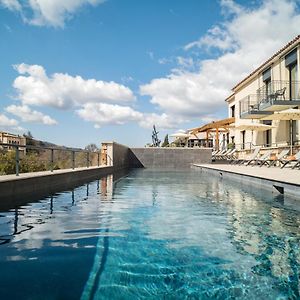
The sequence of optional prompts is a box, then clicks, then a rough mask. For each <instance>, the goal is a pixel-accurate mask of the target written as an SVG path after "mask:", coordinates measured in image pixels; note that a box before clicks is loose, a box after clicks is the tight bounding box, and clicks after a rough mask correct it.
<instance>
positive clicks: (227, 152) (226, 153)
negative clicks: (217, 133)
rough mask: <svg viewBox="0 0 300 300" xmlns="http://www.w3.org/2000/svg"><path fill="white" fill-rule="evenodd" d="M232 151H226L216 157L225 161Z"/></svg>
mask: <svg viewBox="0 0 300 300" xmlns="http://www.w3.org/2000/svg"><path fill="white" fill-rule="evenodd" d="M231 151H232V149H228V150H227V151H225V152H224V153H223V154H220V155H218V159H226V156H227V155H228V154H230V152H231Z"/></svg>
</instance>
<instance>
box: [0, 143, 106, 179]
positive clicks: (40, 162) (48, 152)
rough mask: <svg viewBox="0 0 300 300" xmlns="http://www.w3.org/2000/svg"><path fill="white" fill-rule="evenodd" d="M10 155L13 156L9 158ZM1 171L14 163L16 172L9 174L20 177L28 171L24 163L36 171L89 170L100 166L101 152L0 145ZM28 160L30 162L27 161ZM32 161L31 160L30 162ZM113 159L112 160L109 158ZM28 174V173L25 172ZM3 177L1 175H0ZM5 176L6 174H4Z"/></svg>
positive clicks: (66, 148)
mask: <svg viewBox="0 0 300 300" xmlns="http://www.w3.org/2000/svg"><path fill="white" fill-rule="evenodd" d="M9 153H11V155H10V156H9ZM0 155H1V156H0V170H1V165H2V166H3V165H4V164H8V163H12V161H14V172H11V171H12V170H11V169H12V168H11V166H10V172H8V173H9V174H14V173H15V175H16V176H19V173H20V170H21V169H22V167H23V170H22V171H24V169H26V167H24V165H22V161H23V162H24V164H25V162H26V163H27V164H28V165H29V166H30V164H35V166H36V169H37V170H35V171H51V172H53V170H55V169H67V168H71V169H73V170H74V169H76V168H78V167H86V168H89V167H91V166H100V155H101V153H100V151H95V152H92V151H88V150H84V149H78V148H68V147H61V148H60V147H40V146H33V145H17V144H8V143H0ZM26 159H28V161H27V160H26ZM30 159H31V160H30ZM109 159H111V158H109ZM24 173H26V171H25V172H24ZM0 175H1V174H0ZM2 175H5V174H2Z"/></svg>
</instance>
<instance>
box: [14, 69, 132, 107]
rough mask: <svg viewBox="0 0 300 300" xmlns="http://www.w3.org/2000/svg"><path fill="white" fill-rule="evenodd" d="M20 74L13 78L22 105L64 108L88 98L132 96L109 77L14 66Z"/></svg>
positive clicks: (129, 98)
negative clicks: (85, 75)
mask: <svg viewBox="0 0 300 300" xmlns="http://www.w3.org/2000/svg"><path fill="white" fill-rule="evenodd" d="M14 67H15V69H16V70H17V71H18V72H19V74H21V75H22V76H18V77H17V78H16V79H15V81H14V84H13V86H14V88H15V89H16V90H17V92H18V95H17V98H18V99H19V100H20V101H21V102H22V103H23V104H25V105H37V106H42V105H46V106H51V107H55V108H60V109H67V108H71V107H73V106H81V105H83V104H85V103H90V102H109V103H117V102H129V101H132V100H134V99H135V97H134V95H133V93H132V91H131V90H130V89H129V88H127V87H125V86H124V85H121V84H118V83H115V82H113V81H110V82H105V81H101V80H99V81H97V80H95V79H88V80H85V79H83V78H82V77H81V76H75V77H73V76H70V75H68V74H62V73H54V74H52V75H51V76H49V77H48V76H47V74H46V71H45V69H44V68H43V67H42V66H39V65H26V64H20V65H16V66H14ZM25 75H27V76H25Z"/></svg>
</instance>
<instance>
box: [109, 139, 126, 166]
mask: <svg viewBox="0 0 300 300" xmlns="http://www.w3.org/2000/svg"><path fill="white" fill-rule="evenodd" d="M112 147H113V154H112V160H113V166H114V169H115V170H119V169H124V168H129V167H130V160H129V148H128V147H127V146H124V145H121V144H118V143H115V142H113V143H112Z"/></svg>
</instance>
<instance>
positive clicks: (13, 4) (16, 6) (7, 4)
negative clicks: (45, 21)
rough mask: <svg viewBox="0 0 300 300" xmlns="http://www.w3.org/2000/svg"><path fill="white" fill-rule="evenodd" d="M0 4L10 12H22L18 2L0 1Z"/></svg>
mask: <svg viewBox="0 0 300 300" xmlns="http://www.w3.org/2000/svg"><path fill="white" fill-rule="evenodd" d="M0 4H1V5H2V6H4V7H5V8H8V9H9V10H13V11H14V10H15V11H21V9H22V7H21V4H20V3H19V1H18V0H0Z"/></svg>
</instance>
